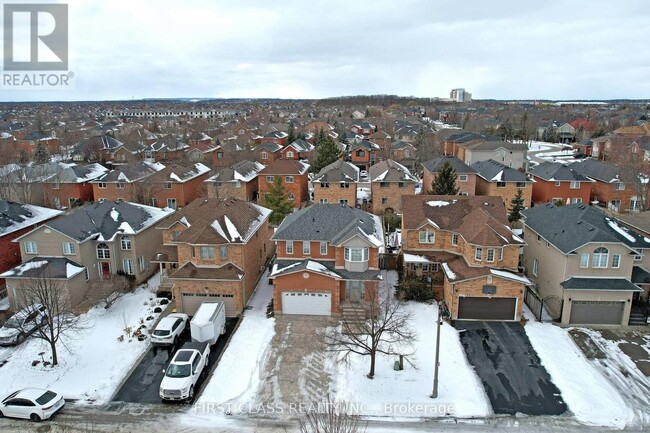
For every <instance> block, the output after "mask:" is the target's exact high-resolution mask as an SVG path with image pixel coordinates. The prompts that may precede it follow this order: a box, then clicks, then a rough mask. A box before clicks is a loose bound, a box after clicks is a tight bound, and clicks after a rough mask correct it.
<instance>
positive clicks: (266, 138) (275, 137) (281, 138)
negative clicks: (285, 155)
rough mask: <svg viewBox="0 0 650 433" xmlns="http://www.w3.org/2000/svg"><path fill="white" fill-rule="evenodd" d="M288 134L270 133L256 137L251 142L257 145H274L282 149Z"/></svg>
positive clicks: (281, 132)
mask: <svg viewBox="0 0 650 433" xmlns="http://www.w3.org/2000/svg"><path fill="white" fill-rule="evenodd" d="M288 137H289V134H287V133H286V132H284V131H271V132H269V133H267V134H264V135H263V136H259V135H258V136H256V137H255V138H254V139H253V140H254V142H255V144H257V145H259V144H262V143H275V144H277V145H279V146H280V147H284V145H285V144H287V138H288Z"/></svg>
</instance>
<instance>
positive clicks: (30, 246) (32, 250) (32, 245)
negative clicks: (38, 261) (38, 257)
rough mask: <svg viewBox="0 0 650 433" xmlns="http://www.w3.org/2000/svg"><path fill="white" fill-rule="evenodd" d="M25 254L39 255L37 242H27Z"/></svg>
mask: <svg viewBox="0 0 650 433" xmlns="http://www.w3.org/2000/svg"><path fill="white" fill-rule="evenodd" d="M25 254H38V245H37V244H36V242H25Z"/></svg>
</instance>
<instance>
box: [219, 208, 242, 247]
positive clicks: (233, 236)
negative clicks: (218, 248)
mask: <svg viewBox="0 0 650 433" xmlns="http://www.w3.org/2000/svg"><path fill="white" fill-rule="evenodd" d="M223 220H224V221H225V223H226V229H228V233H229V234H230V241H231V242H235V240H237V238H239V239H240V240H241V239H242V237H241V235H240V234H239V231H238V230H237V227H235V224H233V222H232V221H230V218H228V215H224V217H223Z"/></svg>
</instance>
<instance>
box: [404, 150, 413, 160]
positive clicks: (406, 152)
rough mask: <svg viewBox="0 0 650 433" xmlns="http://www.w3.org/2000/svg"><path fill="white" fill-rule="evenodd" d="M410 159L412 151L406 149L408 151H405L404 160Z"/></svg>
mask: <svg viewBox="0 0 650 433" xmlns="http://www.w3.org/2000/svg"><path fill="white" fill-rule="evenodd" d="M410 157H411V151H410V150H408V149H406V150H405V151H404V158H410Z"/></svg>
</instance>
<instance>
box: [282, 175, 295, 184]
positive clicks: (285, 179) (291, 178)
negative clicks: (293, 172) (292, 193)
mask: <svg viewBox="0 0 650 433" xmlns="http://www.w3.org/2000/svg"><path fill="white" fill-rule="evenodd" d="M284 181H285V182H286V183H293V176H285V177H284Z"/></svg>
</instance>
